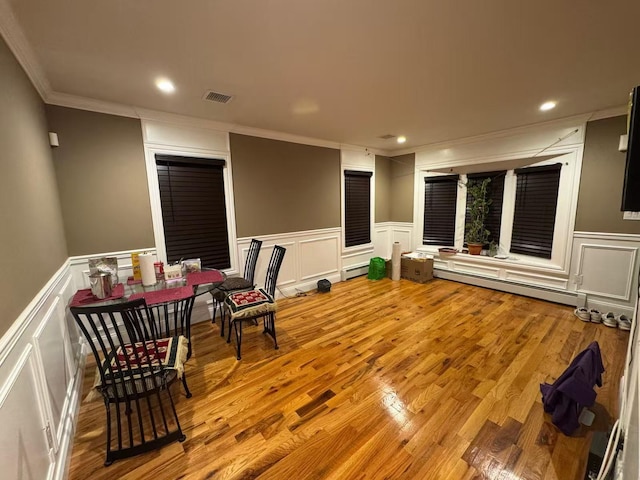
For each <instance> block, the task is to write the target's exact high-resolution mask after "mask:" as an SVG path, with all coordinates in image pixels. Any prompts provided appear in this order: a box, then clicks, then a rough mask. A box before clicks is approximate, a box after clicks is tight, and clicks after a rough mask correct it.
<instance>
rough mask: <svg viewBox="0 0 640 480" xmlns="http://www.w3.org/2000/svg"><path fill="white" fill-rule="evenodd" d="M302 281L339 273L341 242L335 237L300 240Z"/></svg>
mask: <svg viewBox="0 0 640 480" xmlns="http://www.w3.org/2000/svg"><path fill="white" fill-rule="evenodd" d="M299 248H300V280H309V279H312V278H315V277H318V276H321V275H331V274H334V273H338V256H339V255H340V250H339V241H338V238H337V237H336V236H335V235H334V236H330V237H320V238H311V239H308V240H300V242H299Z"/></svg>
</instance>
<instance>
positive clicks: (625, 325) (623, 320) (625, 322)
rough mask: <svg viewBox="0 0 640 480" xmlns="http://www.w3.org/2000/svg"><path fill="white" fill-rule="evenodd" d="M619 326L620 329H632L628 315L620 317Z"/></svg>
mask: <svg viewBox="0 0 640 480" xmlns="http://www.w3.org/2000/svg"><path fill="white" fill-rule="evenodd" d="M618 328H619V329H620V330H631V320H630V319H629V317H627V316H626V315H620V316H619V317H618Z"/></svg>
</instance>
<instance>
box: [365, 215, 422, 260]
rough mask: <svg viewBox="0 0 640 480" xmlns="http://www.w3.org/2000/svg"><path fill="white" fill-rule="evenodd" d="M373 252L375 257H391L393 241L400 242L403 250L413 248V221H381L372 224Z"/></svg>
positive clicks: (408, 250) (406, 250)
mask: <svg viewBox="0 0 640 480" xmlns="http://www.w3.org/2000/svg"><path fill="white" fill-rule="evenodd" d="M373 232H374V235H373V249H374V251H373V253H374V255H373V256H375V257H382V258H386V259H388V258H391V248H392V246H393V243H394V242H400V245H401V247H402V251H403V252H410V251H412V250H413V245H412V240H413V223H411V222H381V223H376V224H375V226H374V230H373Z"/></svg>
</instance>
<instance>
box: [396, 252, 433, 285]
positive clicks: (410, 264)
mask: <svg viewBox="0 0 640 480" xmlns="http://www.w3.org/2000/svg"><path fill="white" fill-rule="evenodd" d="M401 261H402V263H401V264H400V277H401V278H406V279H407V280H412V281H414V282H417V283H426V282H428V281H429V280H433V259H432V258H407V257H402V260H401Z"/></svg>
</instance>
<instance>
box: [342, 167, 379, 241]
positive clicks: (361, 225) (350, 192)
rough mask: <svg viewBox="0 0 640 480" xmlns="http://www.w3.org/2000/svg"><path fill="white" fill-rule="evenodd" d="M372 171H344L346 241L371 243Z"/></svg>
mask: <svg viewBox="0 0 640 480" xmlns="http://www.w3.org/2000/svg"><path fill="white" fill-rule="evenodd" d="M372 175H373V174H372V173H371V172H360V171H357V170H345V171H344V241H345V246H347V247H353V246H355V245H363V244H366V243H371V176H372Z"/></svg>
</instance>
